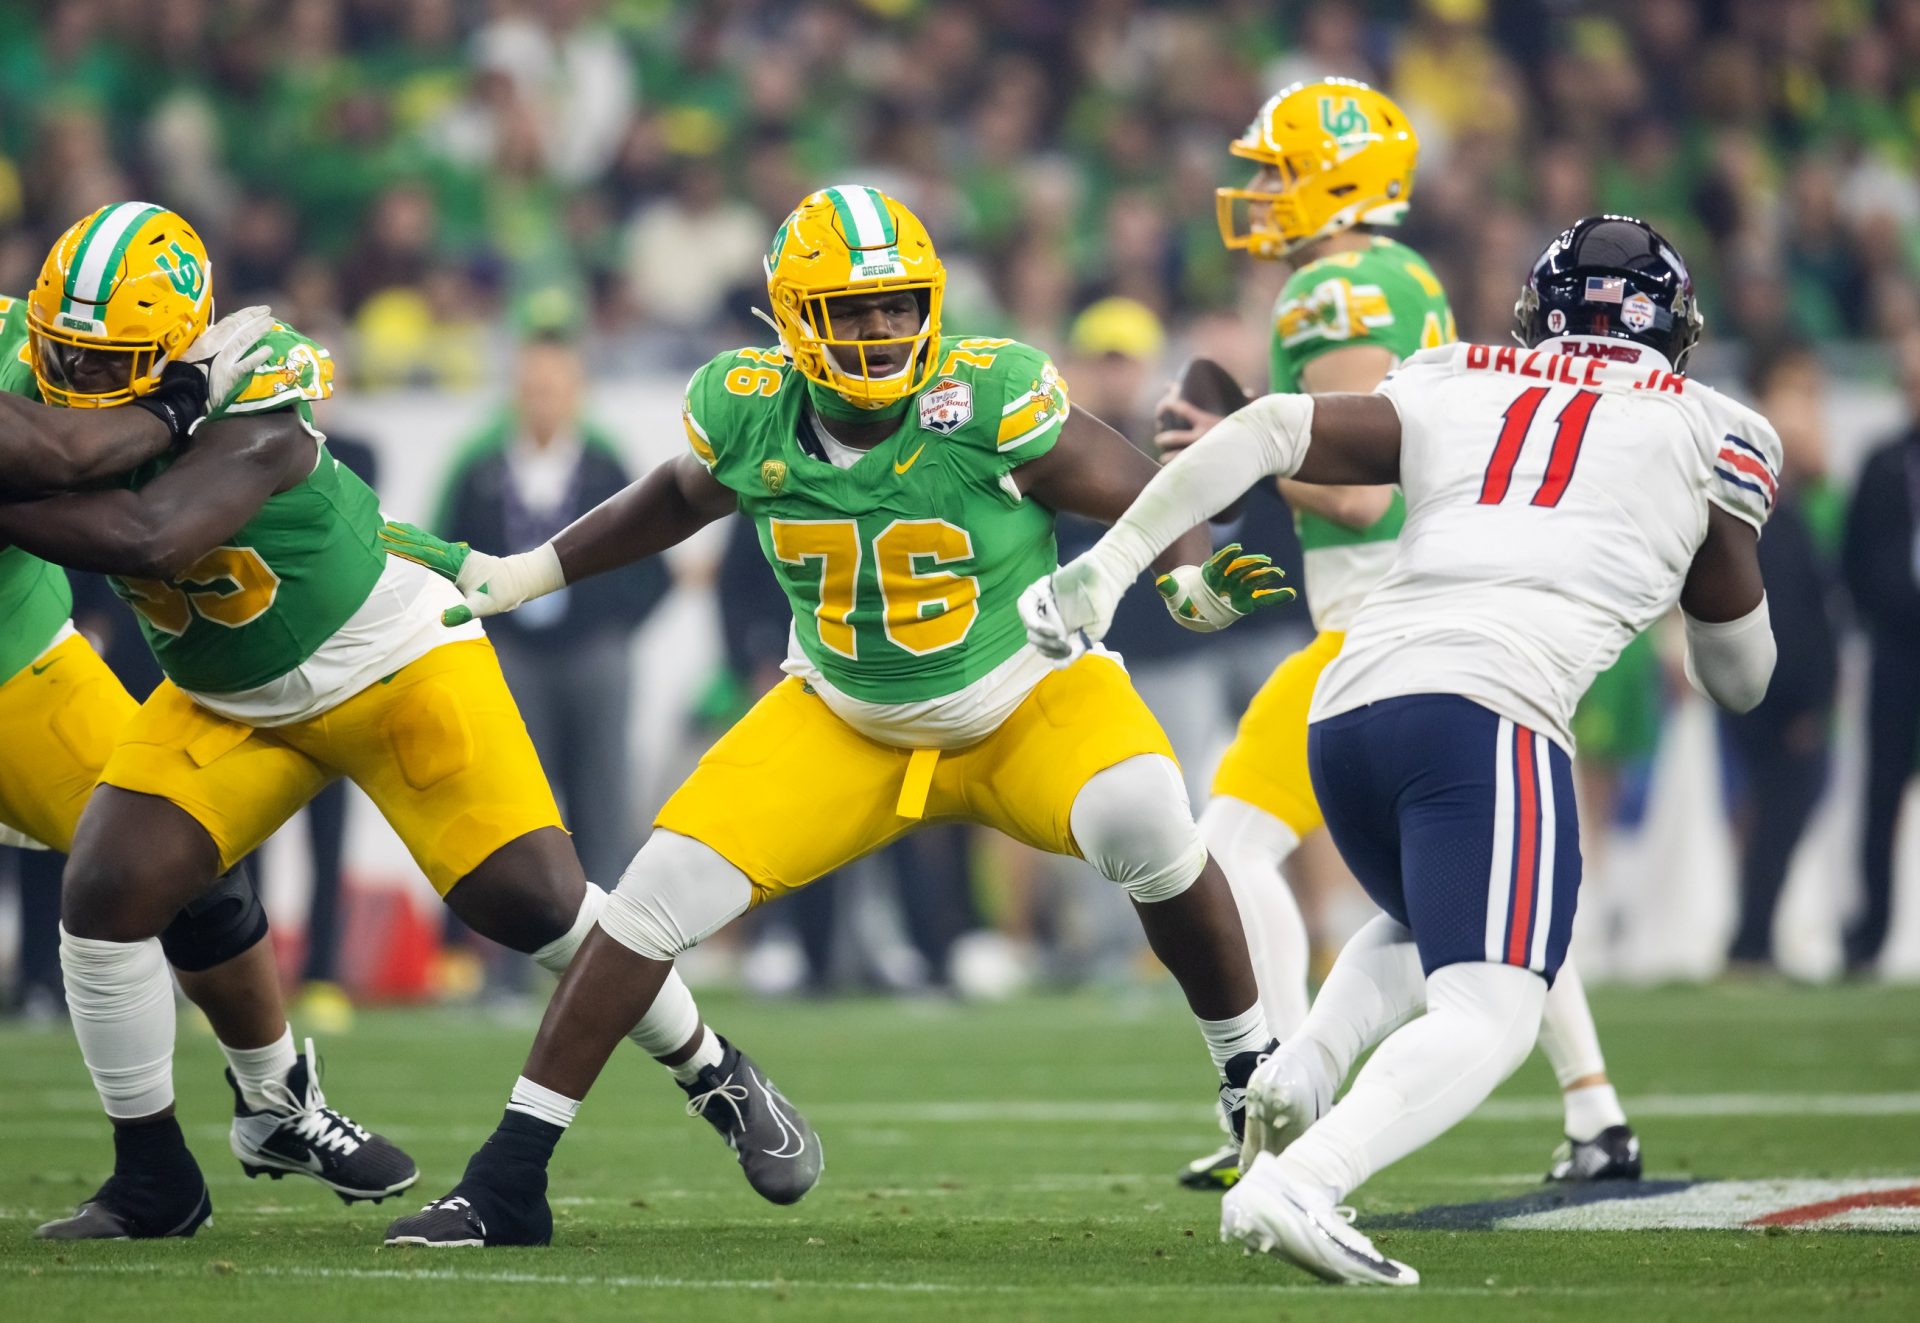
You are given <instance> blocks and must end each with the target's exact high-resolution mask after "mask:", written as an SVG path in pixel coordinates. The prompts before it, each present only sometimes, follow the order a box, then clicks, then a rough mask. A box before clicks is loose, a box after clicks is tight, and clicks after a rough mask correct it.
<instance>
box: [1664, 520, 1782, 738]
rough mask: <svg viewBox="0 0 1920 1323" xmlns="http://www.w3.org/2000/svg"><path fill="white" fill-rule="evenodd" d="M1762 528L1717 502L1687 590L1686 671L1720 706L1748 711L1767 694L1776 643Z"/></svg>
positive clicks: (1683, 608) (1683, 600) (1683, 602)
mask: <svg viewBox="0 0 1920 1323" xmlns="http://www.w3.org/2000/svg"><path fill="white" fill-rule="evenodd" d="M1759 546H1760V533H1759V530H1758V529H1756V528H1754V527H1753V525H1751V524H1749V523H1747V522H1746V521H1745V520H1744V519H1741V518H1739V517H1738V516H1737V515H1734V514H1730V513H1729V512H1727V511H1726V510H1723V509H1722V508H1720V507H1719V506H1718V505H1709V506H1708V507H1707V536H1706V538H1705V540H1704V541H1702V542H1701V544H1700V549H1699V550H1698V551H1696V552H1695V553H1694V556H1693V564H1692V566H1691V567H1689V568H1688V570H1687V581H1686V584H1685V585H1684V586H1683V587H1682V588H1681V589H1680V612H1681V615H1682V617H1683V618H1684V619H1685V621H1686V633H1687V678H1688V679H1689V680H1691V681H1692V682H1693V687H1694V688H1696V689H1698V690H1699V691H1700V692H1701V693H1703V694H1705V695H1706V696H1707V697H1708V698H1711V699H1712V700H1713V701H1714V702H1716V703H1718V704H1719V705H1720V706H1721V707H1724V708H1727V709H1728V710H1730V711H1733V712H1747V711H1751V710H1752V709H1753V708H1755V707H1757V706H1759V703H1760V700H1761V699H1763V698H1765V697H1766V696H1767V684H1768V682H1769V681H1770V680H1771V679H1772V678H1773V664H1774V660H1775V657H1776V654H1777V646H1776V645H1775V643H1774V640H1773V622H1772V620H1771V619H1770V618H1769V615H1768V612H1767V589H1766V584H1765V583H1764V582H1762V580H1761V578H1760V550H1759Z"/></svg>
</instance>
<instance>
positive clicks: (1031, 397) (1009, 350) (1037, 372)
mask: <svg viewBox="0 0 1920 1323" xmlns="http://www.w3.org/2000/svg"><path fill="white" fill-rule="evenodd" d="M968 354H980V355H983V356H989V355H990V356H991V361H992V373H991V376H990V377H989V379H990V380H992V381H993V382H994V383H995V384H996V385H997V386H999V388H1000V389H999V391H998V392H997V395H996V397H995V398H991V399H986V400H982V401H981V403H982V404H983V405H985V406H986V407H988V408H992V409H995V410H997V411H998V418H999V421H998V423H997V424H996V425H995V433H994V450H995V452H996V454H998V455H999V457H1000V460H1001V463H1002V465H1003V466H1004V468H1006V469H1014V468H1018V467H1019V466H1020V465H1022V464H1025V463H1027V462H1028V461H1030V460H1035V459H1038V458H1040V456H1042V455H1044V454H1046V453H1047V452H1048V451H1049V450H1052V449H1053V447H1054V445H1055V444H1056V443H1057V442H1058V441H1059V440H1060V429H1061V428H1062V427H1063V426H1064V425H1065V424H1066V421H1067V414H1068V412H1069V409H1070V406H1069V405H1068V403H1067V383H1066V380H1065V378H1063V377H1062V376H1061V375H1060V371H1059V369H1058V368H1056V367H1054V365H1053V360H1052V359H1050V358H1048V357H1047V356H1046V355H1045V354H1044V353H1042V352H1041V351H1040V350H1038V349H1035V348H1034V347H1033V346H1032V345H1027V344H1021V343H1020V342H1019V341H1017V340H961V341H958V342H957V343H955V344H954V345H953V346H952V349H951V353H950V357H957V356H961V355H968ZM962 361H963V362H964V361H965V360H964V358H963V359H962ZM983 375H986V374H984V373H981V374H976V375H975V380H976V381H978V380H980V378H981V376H983ZM939 389H940V383H938V382H936V383H935V384H934V385H933V387H932V388H930V390H929V391H928V392H927V393H928V394H929V395H931V394H933V393H934V392H937V391H938V390H939ZM983 393H985V392H983ZM923 398H924V397H923Z"/></svg>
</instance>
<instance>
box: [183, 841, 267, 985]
mask: <svg viewBox="0 0 1920 1323" xmlns="http://www.w3.org/2000/svg"><path fill="white" fill-rule="evenodd" d="M266 935H267V911H266V908H265V907H264V906H262V905H261V904H260V892H259V889H258V888H256V887H255V886H254V884H253V879H252V878H251V877H250V876H249V875H248V873H247V870H246V868H244V867H242V866H235V867H234V868H233V869H231V870H229V871H228V872H227V873H225V874H223V875H222V876H221V878H220V880H219V881H218V882H216V883H214V886H213V890H211V891H209V892H208V893H207V894H206V895H204V896H201V897H200V898H199V899H198V900H195V901H193V902H192V903H191V904H189V905H188V906H187V907H186V908H185V909H183V910H181V911H180V912H179V913H178V914H176V915H174V916H173V921H172V922H171V923H169V924H168V925H167V926H166V929H165V930H164V931H163V932H161V934H160V948H161V949H162V950H163V951H165V952H166V954H167V963H168V964H170V965H172V966H173V967H174V968H175V969H184V970H186V971H187V972H189V973H198V972H199V971H201V970H203V969H212V968H213V967H214V966H215V965H223V964H225V963H226V962H227V961H229V960H231V959H233V958H234V957H235V956H238V955H244V954H245V953H246V952H248V951H250V950H252V949H253V947H254V944H255V943H257V942H258V941H259V940H260V939H261V938H262V937H265V936H266Z"/></svg>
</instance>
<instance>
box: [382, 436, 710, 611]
mask: <svg viewBox="0 0 1920 1323" xmlns="http://www.w3.org/2000/svg"><path fill="white" fill-rule="evenodd" d="M734 508H735V499H734V495H733V493H732V492H731V491H730V490H728V489H727V488H726V487H724V486H722V485H721V484H720V483H719V482H718V481H716V480H715V479H714V478H713V476H712V475H711V474H709V473H708V472H707V470H706V468H705V467H704V466H702V465H701V464H700V463H699V462H698V461H697V460H695V459H694V457H693V456H692V455H681V456H678V457H677V458H675V459H673V460H671V461H670V462H668V463H665V464H662V465H661V466H660V467H658V468H656V469H654V470H653V471H652V472H650V473H648V474H647V475H646V476H645V477H643V478H641V479H640V480H639V481H638V482H635V483H632V484H631V485H629V486H628V487H627V488H626V489H625V490H623V491H621V492H619V493H617V494H615V495H613V496H610V497H608V498H607V499H606V500H604V501H602V502H601V503H600V504H599V505H596V506H595V507H594V508H593V509H591V510H589V511H587V512H586V513H585V514H583V515H581V516H580V517H579V518H578V519H576V520H574V521H573V522H572V523H571V524H569V525H567V526H566V527H565V528H563V529H561V530H560V532H559V533H558V534H557V535H556V536H555V537H554V539H553V541H551V542H546V543H543V544H541V545H540V546H537V547H535V548H534V549H533V550H531V551H523V552H520V553H519V554H518V555H513V556H490V555H488V554H487V553H486V552H484V551H475V550H473V548H471V547H469V546H468V545H467V544H466V543H464V542H449V541H447V540H446V539H445V538H439V537H435V536H434V535H433V534H431V533H429V532H427V531H426V530H424V529H421V528H416V527H414V526H413V525H412V524H402V523H389V524H387V526H386V527H385V528H383V529H382V530H381V531H380V540H381V542H382V543H383V544H384V545H385V546H386V549H387V551H388V553H389V554H391V555H395V556H401V557H404V558H405V559H407V560H411V561H417V562H419V563H420V564H422V565H424V566H426V567H427V568H428V569H430V570H432V571H433V572H434V573H435V574H438V575H440V576H441V577H443V578H447V579H451V580H453V584H454V586H455V587H456V588H458V589H459V590H460V595H461V596H462V597H463V598H465V599H466V604H465V605H464V606H455V607H449V608H447V610H445V611H444V612H442V613H441V616H440V619H441V621H442V623H444V624H447V625H449V626H451V625H464V624H465V623H466V622H467V621H469V620H473V619H476V618H479V617H483V616H497V615H500V614H501V613H502V612H506V611H511V610H513V609H515V608H516V607H519V606H522V605H524V604H525V603H527V602H530V601H532V600H533V599H534V598H536V597H544V596H546V595H547V594H548V593H552V592H558V591H559V590H560V589H561V588H564V587H565V586H566V585H568V584H570V583H578V582H579V581H580V580H582V579H585V578H588V577H589V576H591V575H595V574H604V573H606V572H607V571H608V570H615V569H619V568H620V567H621V566H623V565H631V564H632V563H633V562H634V561H637V560H641V559H643V558H645V557H647V556H654V555H658V554H659V553H660V552H662V551H665V550H666V549H667V548H668V547H671V546H675V545H677V544H679V543H681V542H684V541H686V540H687V538H689V537H691V536H693V534H694V533H696V532H698V531H699V530H700V529H702V528H705V527H706V526H707V525H708V524H710V523H712V522H713V521H714V520H716V519H718V518H720V517H721V516H722V515H726V514H731V513H732V512H733V510H734Z"/></svg>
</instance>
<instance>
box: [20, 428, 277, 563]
mask: <svg viewBox="0 0 1920 1323" xmlns="http://www.w3.org/2000/svg"><path fill="white" fill-rule="evenodd" d="M132 412H136V413H141V414H142V416H143V417H144V416H146V415H145V414H144V412H143V411H140V410H133V411H132ZM313 459H314V440H313V438H312V437H311V436H310V435H308V434H307V432H306V431H305V429H304V428H302V427H301V425H300V420H299V417H298V416H297V415H296V414H295V413H293V411H291V410H286V411H283V412H276V413H270V414H265V415H255V416H252V417H244V418H223V419H220V420H219V421H217V422H210V423H207V424H205V425H204V426H203V427H201V428H200V429H199V430H198V431H197V432H196V433H195V434H194V444H193V446H192V447H191V448H190V449H188V450H187V452H186V453H185V454H184V455H182V456H181V457H180V459H179V460H178V461H177V462H176V463H174V464H173V465H172V466H171V467H169V468H168V469H167V471H166V472H165V473H162V474H161V475H160V476H159V477H157V478H155V479H154V480H153V481H152V482H149V483H148V484H146V485H145V486H144V487H141V488H140V489H139V490H137V491H134V490H125V489H117V490H113V491H92V492H75V493H71V494H68V495H63V496H48V497H43V498H41V499H39V500H32V501H20V502H16V503H14V504H0V542H11V543H13V544H14V545H16V546H18V547H21V548H23V549H24V550H26V551H28V552H31V553H32V554H34V555H36V556H40V557H42V558H43V559H46V560H50V561H54V562H55V563H57V564H60V565H65V566H68V567H69V568H72V569H76V570H96V571H99V572H100V573H103V574H118V575H124V576H125V577H127V578H134V579H171V578H173V577H175V576H176V575H178V574H179V573H181V572H182V571H183V570H185V569H186V568H187V567H188V566H190V565H192V564H193V563H194V562H195V561H196V560H198V559H200V557H202V556H204V555H206V553H207V552H209V551H211V550H212V549H213V548H215V547H217V546H219V545H220V544H221V543H222V542H224V541H226V539H228V538H230V537H232V536H233V534H234V533H236V532H237V531H239V529H240V527H241V526H242V525H244V524H245V523H246V522H247V520H249V519H251V518H253V516H254V514H255V512H256V511H258V510H259V509H260V507H261V506H262V505H263V504H265V502H266V500H267V498H268V497H269V496H272V495H273V494H274V493H275V492H277V491H284V490H286V489H288V488H290V487H292V486H293V485H294V484H296V483H298V482H299V481H300V480H301V479H302V478H304V477H305V476H306V475H307V473H309V472H310V471H311V470H312V468H313Z"/></svg>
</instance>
